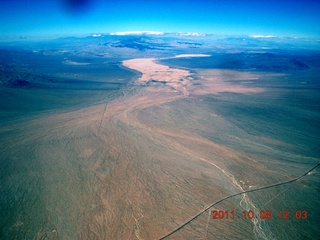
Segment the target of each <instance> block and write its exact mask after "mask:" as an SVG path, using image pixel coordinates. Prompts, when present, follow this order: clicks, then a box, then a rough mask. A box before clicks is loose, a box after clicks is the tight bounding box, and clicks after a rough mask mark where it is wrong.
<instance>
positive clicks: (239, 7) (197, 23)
mask: <svg viewBox="0 0 320 240" xmlns="http://www.w3.org/2000/svg"><path fill="white" fill-rule="evenodd" d="M319 9H320V0H304V1H303V0H277V1H276V0H269V1H264V0H263V1H259V0H255V1H253V0H246V1H235V0H228V1H223V0H216V1H215V0H211V1H204V0H193V1H190V0H161V1H155V0H153V1H152V0H134V1H131V0H118V1H111V0H43V1H39V0H2V1H1V2H0V21H1V24H0V37H1V38H6V37H8V38H10V37H17V36H35V37H36V36H45V35H48V36H52V35H76V34H87V33H88V34H89V33H95V32H97V33H108V32H116V31H133V30H152V31H163V32H199V33H211V34H222V35H225V34H227V35H243V34H245V35H251V34H262V35H274V36H290V37H316V38H320V24H319V23H320V10H319Z"/></svg>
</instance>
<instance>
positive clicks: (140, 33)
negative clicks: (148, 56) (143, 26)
mask: <svg viewBox="0 0 320 240" xmlns="http://www.w3.org/2000/svg"><path fill="white" fill-rule="evenodd" d="M163 34H164V33H163V32H156V31H128V32H114V33H110V35H116V36H126V35H163Z"/></svg>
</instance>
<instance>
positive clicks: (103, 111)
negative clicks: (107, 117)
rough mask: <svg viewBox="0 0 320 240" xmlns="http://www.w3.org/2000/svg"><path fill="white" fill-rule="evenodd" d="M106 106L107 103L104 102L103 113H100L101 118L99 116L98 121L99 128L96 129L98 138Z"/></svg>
mask: <svg viewBox="0 0 320 240" xmlns="http://www.w3.org/2000/svg"><path fill="white" fill-rule="evenodd" d="M107 106H108V102H106V104H105V105H104V109H103V113H102V116H101V119H100V123H99V128H98V134H97V135H98V137H99V133H100V128H101V125H102V121H103V116H104V114H105V113H106V111H107Z"/></svg>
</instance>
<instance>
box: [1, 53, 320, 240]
mask: <svg viewBox="0 0 320 240" xmlns="http://www.w3.org/2000/svg"><path fill="white" fill-rule="evenodd" d="M155 60H156V59H153V58H147V59H132V60H126V61H124V62H123V65H124V66H125V67H128V68H130V69H133V70H135V71H139V72H140V77H137V78H136V80H135V82H134V84H133V85H131V86H130V87H128V88H123V89H121V92H122V97H117V98H116V99H113V100H108V101H106V102H103V103H101V104H98V105H94V106H89V107H85V108H81V109H78V110H74V111H68V112H64V113H51V114H48V115H46V116H41V117H40V118H36V119H33V120H32V119H31V120H30V119H29V120H28V121H25V122H17V123H16V124H14V125H10V124H9V125H7V126H4V127H3V128H2V129H1V135H2V138H3V139H5V141H4V144H2V149H3V151H1V159H7V160H6V161H4V162H3V165H2V168H3V171H2V172H5V171H4V169H7V171H8V172H14V174H11V175H10V178H7V180H6V181H7V182H6V183H5V184H3V185H6V186H9V187H8V188H7V189H4V190H3V191H6V192H5V193H6V194H4V195H2V203H4V204H5V205H6V206H7V207H6V210H5V211H6V213H7V214H9V213H11V214H16V216H15V217H14V218H13V217H12V218H9V217H8V220H7V221H6V223H5V224H4V225H2V236H3V237H4V238H6V237H8V236H14V235H16V236H24V237H25V238H26V239H30V238H33V239H158V238H160V237H161V236H163V235H164V234H166V233H167V232H169V231H171V230H172V229H174V228H175V227H177V226H179V225H180V224H182V223H183V222H184V221H185V220H186V219H188V218H189V217H190V216H192V215H194V214H196V213H197V212H199V211H200V210H202V209H203V208H205V207H206V206H207V205H209V204H210V203H212V202H214V201H217V200H219V199H221V198H223V197H226V196H228V195H230V194H233V193H236V192H239V191H243V190H247V189H250V187H259V186H264V185H268V184H272V183H274V182H279V181H283V180H286V179H290V177H292V176H295V174H296V175H297V174H299V173H300V172H298V173H290V172H286V171H276V170H275V168H272V167H268V166H267V165H265V164H264V163H265V162H269V164H270V165H272V164H273V163H276V162H277V161H278V160H279V159H280V158H281V156H280V157H278V158H275V157H273V156H270V154H267V155H264V154H263V153H264V152H267V151H270V149H269V148H271V147H273V146H271V145H272V144H271V145H270V142H271V143H272V142H273V141H277V144H278V143H279V142H281V143H282V145H283V146H286V147H290V146H287V145H288V144H287V143H285V142H282V141H280V140H276V139H268V138H263V140H259V139H260V138H261V137H262V136H261V137H260V136H259V137H255V136H252V135H250V134H248V133H247V132H245V131H243V129H241V128H240V127H238V126H237V125H236V124H233V123H232V122H230V121H229V120H228V119H226V118H224V117H223V116H222V115H220V114H219V113H218V112H215V111H213V110H212V109H211V108H210V107H209V106H208V104H205V101H204V96H205V95H207V94H216V95H217V94H218V95H219V94H221V93H236V94H249V95H250V94H257V93H264V92H265V89H263V88H256V87H249V86H246V85H245V84H236V83H230V82H228V81H226V80H230V79H232V76H237V79H239V76H240V78H241V80H247V81H256V80H257V79H259V78H260V77H263V76H262V75H259V74H257V73H244V72H238V71H229V70H198V71H197V72H196V73H191V72H190V71H188V70H184V69H174V68H170V67H168V66H165V65H161V64H158V63H156V62H155ZM204 132H207V133H211V134H212V135H213V136H217V139H219V137H221V139H222V138H223V139H229V141H231V143H232V142H237V144H240V142H241V144H243V145H244V146H245V147H247V148H249V146H252V145H255V149H258V151H249V150H245V149H246V148H244V150H239V149H238V148H236V147H234V146H233V145H232V144H231V145H227V144H223V142H222V140H221V141H218V140H217V141H213V140H212V138H208V137H206V136H205V134H204ZM222 135H223V137H222ZM230 139H231V140H230ZM239 139H240V140H239ZM266 139H268V140H267V141H266ZM258 145H259V146H258ZM259 149H260V151H259ZM279 152H280V150H277V149H274V152H273V153H274V154H275V155H276V154H279ZM310 161H316V159H314V158H312V157H310ZM307 167H308V166H305V169H307ZM289 168H290V167H289ZM291 168H294V165H292V166H291ZM283 191H284V190H283V189H280V190H276V191H275V192H273V193H272V194H271V195H270V198H269V199H268V202H269V203H272V202H273V200H274V199H277V200H279V202H278V203H277V204H278V205H280V206H281V203H284V202H285V201H286V199H282V200H280V198H278V197H277V196H280V195H281V192H283ZM257 199H259V198H257V197H252V196H250V195H244V196H241V197H236V198H235V199H231V200H230V201H228V202H225V203H223V204H222V205H221V206H219V207H220V209H224V210H228V209H229V210H231V209H236V210H237V211H238V212H241V211H242V210H243V209H253V210H255V209H258V207H259V202H257ZM263 204H264V203H263ZM210 216H211V215H210V212H208V214H207V215H204V216H201V218H200V219H199V220H198V221H196V222H195V223H193V225H190V226H188V227H187V228H186V229H183V231H181V232H179V233H178V234H177V235H173V236H171V237H170V239H182V238H183V239H226V238H228V239H239V238H242V239H268V237H270V236H271V235H270V234H272V233H271V230H270V227H268V226H266V223H265V222H262V221H260V220H255V219H254V220H252V221H249V220H248V219H247V220H244V219H240V220H239V221H218V222H214V223H213V222H212V221H213V220H212V219H211V217H210ZM296 234H299V233H296ZM300 234H301V233H300Z"/></svg>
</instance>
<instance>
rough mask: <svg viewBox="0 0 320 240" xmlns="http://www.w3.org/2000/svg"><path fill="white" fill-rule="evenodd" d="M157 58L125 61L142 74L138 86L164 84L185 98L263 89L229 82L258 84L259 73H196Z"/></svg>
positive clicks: (198, 71) (222, 71) (198, 70)
mask: <svg viewBox="0 0 320 240" xmlns="http://www.w3.org/2000/svg"><path fill="white" fill-rule="evenodd" d="M178 56H181V57H190V56H192V57H203V55H202V54H194V55H193V54H183V55H178ZM156 60H157V59H155V58H138V59H131V60H126V61H123V65H124V66H125V67H128V68H130V69H134V70H136V71H139V72H141V73H142V76H141V77H140V78H139V79H138V80H137V81H136V82H137V83H138V84H146V83H150V82H151V81H159V82H161V83H165V84H166V86H167V87H168V89H167V90H171V91H172V90H173V91H174V92H178V93H182V94H183V95H184V96H189V94H190V93H192V94H194V95H202V94H210V93H219V92H234V93H259V92H262V91H264V89H262V88H254V87H249V86H245V85H244V84H236V83H230V82H228V81H229V80H241V81H255V80H258V79H259V78H260V77H261V75H265V74H262V73H261V74H259V73H250V72H241V71H235V70H222V69H208V70H207V69H206V70H203V69H197V71H196V74H194V73H191V72H189V71H187V70H182V69H178V68H170V67H169V66H166V65H162V64H159V63H156Z"/></svg>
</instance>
